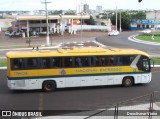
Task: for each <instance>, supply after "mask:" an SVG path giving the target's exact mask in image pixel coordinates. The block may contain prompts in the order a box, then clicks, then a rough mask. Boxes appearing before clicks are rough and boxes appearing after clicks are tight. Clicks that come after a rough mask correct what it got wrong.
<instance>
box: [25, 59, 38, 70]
mask: <svg viewBox="0 0 160 119" xmlns="http://www.w3.org/2000/svg"><path fill="white" fill-rule="evenodd" d="M27 68H38V58H28V59H27Z"/></svg>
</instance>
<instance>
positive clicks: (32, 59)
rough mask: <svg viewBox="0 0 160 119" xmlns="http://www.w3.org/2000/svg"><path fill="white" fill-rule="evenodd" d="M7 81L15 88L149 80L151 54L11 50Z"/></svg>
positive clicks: (92, 49) (46, 88)
mask: <svg viewBox="0 0 160 119" xmlns="http://www.w3.org/2000/svg"><path fill="white" fill-rule="evenodd" d="M6 57H7V81H8V87H9V88H10V89H11V90H33V89H43V90H44V91H54V90H55V89H56V88H67V87H84V86H100V85H123V86H125V87H129V86H132V85H133V84H142V83H149V82H150V81H151V66H150V59H149V55H148V54H147V53H145V52H142V51H139V50H134V49H117V48H108V49H107V48H101V47H89V48H88V47H84V48H68V49H65V48H59V49H57V50H38V51H36V50H31V51H10V52H8V53H7V54H6Z"/></svg>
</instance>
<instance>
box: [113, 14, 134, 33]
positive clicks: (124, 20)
mask: <svg viewBox="0 0 160 119" xmlns="http://www.w3.org/2000/svg"><path fill="white" fill-rule="evenodd" d="M111 22H112V24H113V25H116V14H114V15H112V16H111ZM130 23H131V16H130V15H129V14H128V12H122V13H121V28H122V29H123V30H129V28H130ZM119 27H120V13H118V14H117V28H119Z"/></svg>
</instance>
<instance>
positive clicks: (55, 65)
mask: <svg viewBox="0 0 160 119" xmlns="http://www.w3.org/2000/svg"><path fill="white" fill-rule="evenodd" d="M51 65H52V68H59V67H60V66H61V58H59V57H54V58H51Z"/></svg>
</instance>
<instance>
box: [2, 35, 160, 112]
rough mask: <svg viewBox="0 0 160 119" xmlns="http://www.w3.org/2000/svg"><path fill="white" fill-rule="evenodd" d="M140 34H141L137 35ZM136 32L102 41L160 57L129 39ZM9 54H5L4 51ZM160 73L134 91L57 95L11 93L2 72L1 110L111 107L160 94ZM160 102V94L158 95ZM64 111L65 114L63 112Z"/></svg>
mask: <svg viewBox="0 0 160 119" xmlns="http://www.w3.org/2000/svg"><path fill="white" fill-rule="evenodd" d="M137 33H138V32H137ZM134 34H136V32H122V33H121V34H120V35H119V36H107V35H103V36H99V37H98V38H97V41H98V42H101V43H102V44H105V45H108V46H113V47H120V48H136V49H141V50H144V51H147V52H148V53H155V54H159V51H160V47H159V46H152V45H146V44H138V43H135V42H132V41H129V40H128V36H131V35H134ZM4 53H5V52H4ZM159 73H160V72H159V71H157V72H153V78H152V81H151V83H149V84H146V85H135V86H133V87H130V88H124V87H122V86H102V87H84V88H67V89H57V90H56V92H51V93H45V92H42V91H41V90H34V91H10V90H9V89H8V87H7V84H6V71H5V70H0V76H1V77H0V102H1V103H0V109H1V110H63V111H64V110H90V109H91V110H92V109H93V110H95V109H102V108H103V109H104V108H111V107H112V106H114V105H115V104H117V103H120V102H122V101H126V100H130V99H134V98H136V97H139V96H144V95H146V94H150V93H152V92H153V91H160V86H159V84H160V79H159V77H160V76H159ZM156 96H157V97H158V98H156V99H157V100H155V101H160V98H159V97H160V93H156ZM149 99H150V96H147V97H142V98H140V99H138V100H137V99H135V100H130V101H128V102H125V103H124V104H123V105H130V104H140V103H145V102H149ZM63 111H62V112H63Z"/></svg>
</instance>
